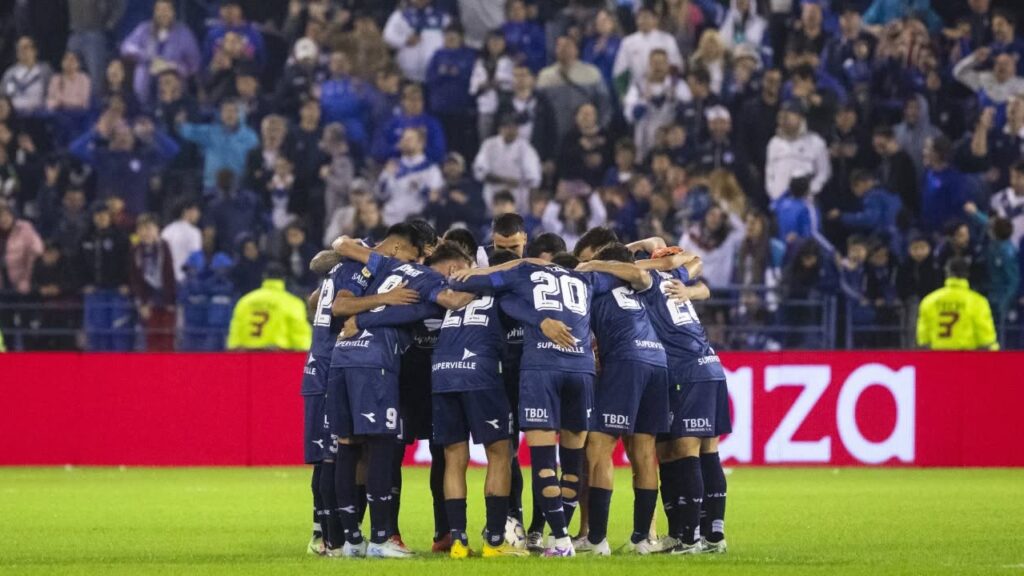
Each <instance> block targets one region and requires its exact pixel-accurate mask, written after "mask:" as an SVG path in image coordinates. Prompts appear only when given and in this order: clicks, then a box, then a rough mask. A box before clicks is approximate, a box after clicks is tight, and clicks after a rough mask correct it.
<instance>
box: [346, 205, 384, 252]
mask: <svg viewBox="0 0 1024 576" xmlns="http://www.w3.org/2000/svg"><path fill="white" fill-rule="evenodd" d="M355 220H356V221H355V228H354V231H353V236H354V237H356V238H370V239H372V240H373V241H375V242H379V241H380V240H383V239H384V234H385V233H387V229H388V227H387V225H386V224H384V219H383V218H382V217H381V210H380V204H378V203H377V200H375V199H373V198H368V199H367V200H365V201H362V202H359V204H358V205H357V207H356V219H355Z"/></svg>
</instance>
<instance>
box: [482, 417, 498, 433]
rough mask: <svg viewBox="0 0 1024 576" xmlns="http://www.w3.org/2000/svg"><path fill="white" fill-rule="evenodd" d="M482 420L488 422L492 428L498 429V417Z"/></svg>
mask: <svg viewBox="0 0 1024 576" xmlns="http://www.w3.org/2000/svg"><path fill="white" fill-rule="evenodd" d="M484 422H487V423H488V424H490V425H491V427H492V428H494V429H495V430H499V429H500V428H499V426H498V419H497V418H495V419H494V420H484Z"/></svg>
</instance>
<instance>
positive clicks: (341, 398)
mask: <svg viewBox="0 0 1024 576" xmlns="http://www.w3.org/2000/svg"><path fill="white" fill-rule="evenodd" d="M346 370H347V369H346V368H340V367H337V366H332V367H331V368H329V369H328V371H327V421H328V423H329V424H330V428H331V430H330V432H331V436H332V437H333V438H350V437H351V436H352V434H353V429H352V407H351V405H350V404H349V397H348V386H347V385H346V380H345V371H346Z"/></svg>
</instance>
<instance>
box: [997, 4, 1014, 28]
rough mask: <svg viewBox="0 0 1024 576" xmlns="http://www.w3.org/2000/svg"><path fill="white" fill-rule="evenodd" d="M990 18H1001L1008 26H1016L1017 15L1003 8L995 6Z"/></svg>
mask: <svg viewBox="0 0 1024 576" xmlns="http://www.w3.org/2000/svg"><path fill="white" fill-rule="evenodd" d="M992 18H1002V19H1003V20H1006V23H1007V24H1009V25H1010V28H1016V27H1017V17H1016V16H1014V15H1013V13H1012V12H1010V11H1009V10H1006V9H1005V8H996V9H995V10H993V11H992Z"/></svg>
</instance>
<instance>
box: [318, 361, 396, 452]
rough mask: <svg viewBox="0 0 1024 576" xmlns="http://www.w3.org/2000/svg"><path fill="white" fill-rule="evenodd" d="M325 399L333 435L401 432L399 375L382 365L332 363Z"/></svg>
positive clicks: (391, 433)
mask: <svg viewBox="0 0 1024 576" xmlns="http://www.w3.org/2000/svg"><path fill="white" fill-rule="evenodd" d="M327 398H328V400H329V409H328V419H329V420H330V422H331V434H332V435H334V436H335V437H337V438H348V437H351V436H399V435H401V432H402V421H401V414H400V413H399V405H398V374H395V373H394V372H388V371H386V370H383V369H381V368H337V367H333V366H332V367H331V370H330V372H329V375H328V378H327Z"/></svg>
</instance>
